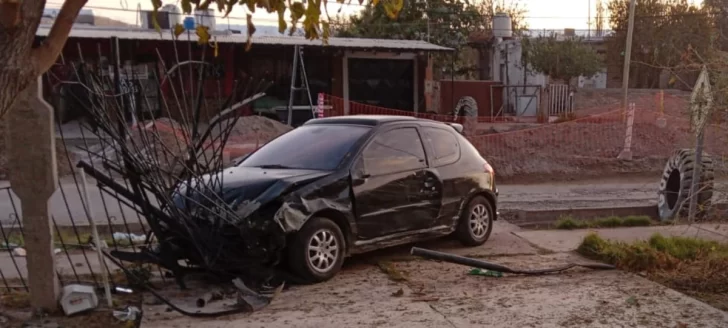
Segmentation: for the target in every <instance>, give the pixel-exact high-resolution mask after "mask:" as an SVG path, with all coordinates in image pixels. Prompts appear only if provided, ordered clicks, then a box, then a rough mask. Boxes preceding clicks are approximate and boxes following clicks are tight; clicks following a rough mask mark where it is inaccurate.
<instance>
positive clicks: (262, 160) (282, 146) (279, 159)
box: [239, 124, 370, 171]
mask: <svg viewBox="0 0 728 328" xmlns="http://www.w3.org/2000/svg"><path fill="white" fill-rule="evenodd" d="M369 130H370V128H368V127H363V126H354V125H324V124H316V125H304V126H302V127H299V128H297V129H295V130H293V131H291V132H288V133H286V134H284V135H282V136H280V137H278V138H276V139H275V140H273V141H271V142H269V143H268V144H266V145H265V146H263V147H261V148H260V149H259V150H258V151H256V152H254V153H252V154H250V156H248V158H246V159H245V160H244V161H243V162H242V163H240V165H239V166H242V167H263V168H271V169H276V168H279V169H287V168H292V169H308V170H327V171H330V170H334V169H336V167H338V166H339V164H340V163H341V161H342V160H343V159H344V156H346V154H347V153H348V152H349V151H350V150H351V147H352V146H353V145H354V143H356V141H357V140H359V138H361V137H362V136H364V135H365V134H366V133H367V132H369Z"/></svg>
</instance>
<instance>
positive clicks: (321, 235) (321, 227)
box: [288, 217, 346, 283]
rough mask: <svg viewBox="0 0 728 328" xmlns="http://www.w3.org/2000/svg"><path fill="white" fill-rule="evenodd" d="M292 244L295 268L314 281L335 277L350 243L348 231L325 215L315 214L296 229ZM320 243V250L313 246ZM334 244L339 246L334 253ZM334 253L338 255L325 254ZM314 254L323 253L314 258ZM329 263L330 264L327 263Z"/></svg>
mask: <svg viewBox="0 0 728 328" xmlns="http://www.w3.org/2000/svg"><path fill="white" fill-rule="evenodd" d="M291 239H292V240H291V243H290V244H289V245H288V262H289V265H290V268H291V270H292V271H293V272H294V273H295V274H298V275H299V276H301V277H302V278H304V279H305V280H306V281H310V282H314V283H315V282H322V281H326V280H329V279H331V278H332V277H333V276H335V275H336V273H338V272H339V270H340V269H341V265H342V264H343V263H344V257H345V255H346V244H345V241H344V234H343V233H342V232H341V229H340V228H339V226H338V225H336V223H334V222H333V221H331V220H329V219H327V218H321V217H314V218H311V219H310V220H309V221H308V222H307V223H306V224H305V225H304V226H303V228H301V230H299V231H298V232H297V233H295V234H294V235H293V236H292V238H291ZM316 244H318V245H319V247H323V248H321V249H320V251H319V253H317V252H316V251H314V250H312V249H311V248H310V247H311V246H314V245H316ZM332 245H335V246H336V252H335V255H333V254H332V253H333V250H332V248H331V246H332ZM326 254H329V255H333V256H334V257H335V258H333V259H332V258H330V256H325V255H326ZM311 256H323V258H325V261H326V262H324V260H322V259H323V258H321V257H319V258H318V265H317V263H315V262H317V261H316V260H311V259H310V258H311ZM324 263H326V265H324Z"/></svg>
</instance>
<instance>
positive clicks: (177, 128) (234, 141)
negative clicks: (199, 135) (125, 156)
mask: <svg viewBox="0 0 728 328" xmlns="http://www.w3.org/2000/svg"><path fill="white" fill-rule="evenodd" d="M232 123H233V122H232V121H230V120H229V121H223V122H222V123H221V124H220V125H216V126H215V127H213V128H212V129H213V130H212V133H211V138H210V139H209V140H210V141H209V142H208V143H207V144H205V145H203V150H204V154H203V155H200V156H199V157H198V158H199V161H200V163H201V164H210V163H213V162H216V160H217V159H216V158H219V156H221V155H222V149H221V144H220V143H221V142H222V140H221V138H220V135H221V131H225V130H226V129H227V128H228V127H229V125H230V124H232ZM140 127H141V129H140V128H137V129H134V130H133V132H132V141H130V145H133V149H137V150H139V151H138V152H137V153H138V154H137V155H138V156H143V157H146V158H147V159H155V160H154V161H155V162H158V163H159V167H160V168H161V169H162V170H164V171H166V172H168V173H179V172H181V170H182V169H183V165H184V162H183V161H184V158H186V157H187V152H188V151H189V143H190V142H189V136H190V135H191V133H192V132H191V128H189V127H187V126H185V125H183V124H181V123H180V122H177V121H175V120H172V119H169V118H160V119H157V120H155V121H146V122H142V123H141V124H140ZM291 129H292V128H291V127H289V126H287V125H285V124H282V123H279V122H277V121H274V120H271V119H268V118H265V117H262V116H245V117H240V118H239V119H238V121H237V122H235V125H234V126H233V127H232V131H231V132H230V136H229V138H228V141H227V143H226V145H225V147H226V148H227V147H235V146H236V145H240V144H250V143H253V144H259V145H262V144H265V143H267V142H268V141H270V140H272V139H273V138H276V137H278V136H279V135H281V134H283V133H286V132H288V131H290V130H291ZM203 131H204V130H203ZM222 157H223V161H229V160H230V158H227V157H226V156H222ZM222 164H223V165H227V164H228V163H226V162H223V163H222Z"/></svg>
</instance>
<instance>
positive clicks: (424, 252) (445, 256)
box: [410, 247, 616, 275]
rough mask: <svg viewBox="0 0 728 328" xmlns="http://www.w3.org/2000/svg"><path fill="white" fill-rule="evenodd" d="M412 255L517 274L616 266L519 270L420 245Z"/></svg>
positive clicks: (603, 268)
mask: <svg viewBox="0 0 728 328" xmlns="http://www.w3.org/2000/svg"><path fill="white" fill-rule="evenodd" d="M410 253H411V254H412V255H415V256H419V257H423V258H426V259H429V260H437V261H444V262H449V263H455V264H461V265H467V266H470V267H475V268H480V269H486V270H492V271H498V272H503V273H515V274H528V275H542V274H548V273H557V272H561V271H565V270H568V269H571V268H574V267H583V268H588V269H593V270H615V269H616V267H615V266H613V265H609V264H603V263H570V264H567V265H564V266H561V267H557V268H553V269H539V270H517V269H511V268H509V267H505V266H502V265H499V264H495V263H490V262H486V261H481V260H476V259H472V258H469V257H464V256H459V255H454V254H449V253H443V252H438V251H433V250H429V249H424V248H419V247H412V250H411V251H410Z"/></svg>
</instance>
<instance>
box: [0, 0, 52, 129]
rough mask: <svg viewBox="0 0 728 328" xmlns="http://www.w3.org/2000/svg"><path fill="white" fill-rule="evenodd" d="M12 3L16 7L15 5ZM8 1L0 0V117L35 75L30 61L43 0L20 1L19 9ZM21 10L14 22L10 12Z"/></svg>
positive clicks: (13, 15) (43, 3)
mask: <svg viewBox="0 0 728 328" xmlns="http://www.w3.org/2000/svg"><path fill="white" fill-rule="evenodd" d="M14 5H15V6H14ZM16 6H17V4H13V3H11V2H10V1H9V0H0V12H3V16H2V18H3V21H2V22H1V24H0V117H4V116H5V113H7V111H8V110H10V108H11V107H12V105H13V104H14V103H15V98H16V97H17V95H18V93H20V91H21V90H24V89H25V88H26V87H27V86H28V85H29V83H30V82H31V81H33V77H34V75H35V72H34V66H35V65H32V64H31V61H30V56H29V54H30V52H31V50H32V46H33V41H34V38H35V31H36V30H37V29H38V24H39V23H40V18H41V15H42V14H43V7H44V6H45V1H38V0H30V1H23V2H22V3H21V4H20V6H19V8H18V7H16ZM16 10H19V11H20V18H21V19H20V20H18V21H16V20H14V19H15V14H10V13H12V12H13V11H16Z"/></svg>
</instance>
